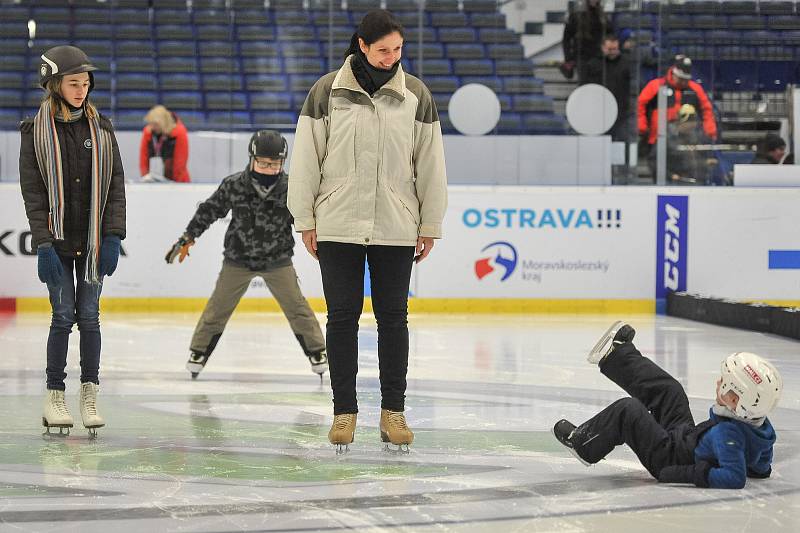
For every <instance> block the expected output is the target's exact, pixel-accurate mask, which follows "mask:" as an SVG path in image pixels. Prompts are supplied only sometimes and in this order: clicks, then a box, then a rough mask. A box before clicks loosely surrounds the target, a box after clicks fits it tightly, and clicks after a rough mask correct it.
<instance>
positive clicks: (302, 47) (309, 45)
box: [281, 41, 320, 58]
mask: <svg viewBox="0 0 800 533" xmlns="http://www.w3.org/2000/svg"><path fill="white" fill-rule="evenodd" d="M281 53H282V54H283V57H311V58H315V57H319V56H320V53H319V45H318V44H317V42H316V41H305V42H297V43H281Z"/></svg>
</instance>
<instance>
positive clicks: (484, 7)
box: [463, 0, 498, 13]
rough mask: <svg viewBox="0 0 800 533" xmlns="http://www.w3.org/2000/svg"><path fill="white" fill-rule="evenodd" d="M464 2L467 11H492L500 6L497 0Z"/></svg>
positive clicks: (465, 0) (467, 0) (469, 0)
mask: <svg viewBox="0 0 800 533" xmlns="http://www.w3.org/2000/svg"><path fill="white" fill-rule="evenodd" d="M463 4H464V11H466V12H467V13H478V12H481V13H491V12H493V11H497V7H498V6H497V1H496V0H464V2H463Z"/></svg>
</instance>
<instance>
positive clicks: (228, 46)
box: [197, 41, 236, 57]
mask: <svg viewBox="0 0 800 533" xmlns="http://www.w3.org/2000/svg"><path fill="white" fill-rule="evenodd" d="M197 48H198V52H200V55H201V56H203V57H231V56H233V55H234V54H236V44H235V43H233V42H230V41H198V43H197Z"/></svg>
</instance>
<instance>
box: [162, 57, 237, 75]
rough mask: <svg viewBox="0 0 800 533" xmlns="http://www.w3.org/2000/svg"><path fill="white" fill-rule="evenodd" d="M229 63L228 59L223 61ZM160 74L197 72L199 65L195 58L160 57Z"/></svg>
mask: <svg viewBox="0 0 800 533" xmlns="http://www.w3.org/2000/svg"><path fill="white" fill-rule="evenodd" d="M215 59H222V58H216V57H211V58H205V57H204V58H202V61H203V63H202V64H205V62H206V61H213V60H215ZM222 61H227V59H222ZM158 72H159V73H164V72H187V73H188V72H197V64H196V62H195V58H194V57H159V58H158Z"/></svg>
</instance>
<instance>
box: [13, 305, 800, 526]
mask: <svg viewBox="0 0 800 533" xmlns="http://www.w3.org/2000/svg"><path fill="white" fill-rule="evenodd" d="M616 318H621V319H625V320H628V321H629V322H630V323H631V324H632V325H633V326H634V327H635V328H636V330H637V337H636V340H635V344H636V345H637V346H638V347H639V349H640V350H641V351H642V352H643V353H644V354H645V355H646V356H648V357H651V358H652V359H654V360H655V361H656V362H657V363H659V364H660V365H661V366H662V367H664V368H665V369H667V370H668V371H669V372H671V373H672V374H673V375H674V376H675V377H676V378H677V379H678V380H679V381H680V382H681V383H682V384H683V385H684V386H685V387H686V388H687V392H688V394H689V398H690V401H691V406H692V410H693V412H694V414H695V418H696V419H697V420H698V421H700V420H704V419H705V417H706V416H707V412H708V407H709V406H710V405H711V403H712V398H713V395H714V383H715V380H716V378H717V376H718V374H719V363H720V361H721V360H722V359H723V358H724V357H725V356H727V355H728V354H729V353H731V352H734V351H752V352H755V353H758V354H760V355H763V356H765V357H768V358H769V359H771V360H772V361H773V362H774V363H775V364H776V365H777V367H778V368H779V369H780V371H781V373H782V375H783V379H784V395H783V399H782V401H781V405H780V407H779V409H778V410H777V411H776V412H775V413H774V414H773V415H772V416H771V417H770V418H771V419H772V422H773V424H774V426H775V428H776V430H777V433H778V442H777V445H776V448H775V462H774V464H773V475H772V477H771V478H770V479H767V480H749V481H748V484H747V486H746V488H745V489H744V490H739V491H737V490H731V491H724V490H702V489H697V488H694V487H690V486H666V485H659V484H658V483H656V482H655V481H654V480H653V479H652V478H650V476H649V475H648V474H647V472H646V471H645V470H644V469H643V468H642V467H641V466H640V465H639V464H638V461H637V460H636V457H635V456H634V455H633V453H632V452H631V451H630V450H629V449H627V448H625V447H622V448H618V449H617V450H616V451H614V452H613V453H612V454H611V455H610V456H609V457H608V458H607V459H606V460H604V461H602V462H601V463H600V464H598V465H596V466H593V467H591V468H586V467H584V466H583V465H582V464H580V463H579V462H578V461H577V460H575V459H574V458H573V457H572V456H571V455H570V454H569V453H568V452H567V451H566V450H565V449H564V448H563V447H561V445H560V444H558V442H557V441H555V439H554V438H553V437H552V435H551V434H550V432H549V430H550V428H551V427H552V425H553V423H554V422H555V421H556V420H558V419H559V418H562V417H566V418H568V419H570V420H572V421H574V422H576V423H577V422H582V421H583V420H585V419H586V418H588V417H589V416H591V415H592V414H594V413H595V412H597V411H598V410H600V409H601V408H602V407H605V405H606V404H608V403H610V402H612V401H614V400H616V399H618V398H621V397H623V396H624V392H623V391H622V390H621V389H619V388H617V387H616V385H614V384H613V383H611V382H610V381H608V380H607V379H606V378H604V377H603V376H602V375H601V374H600V373H599V371H598V369H597V367H596V366H593V365H590V364H588V363H587V362H586V360H585V356H586V352H587V351H588V350H589V348H591V346H592V345H593V344H594V342H595V341H596V340H597V338H598V337H599V336H600V335H601V334H602V333H603V331H604V330H605V328H606V327H607V326H608V324H610V323H611V322H612V321H613V320H614V319H616ZM196 319H197V316H195V315H191V316H189V315H175V314H163V315H121V314H107V315H104V316H101V322H102V331H103V356H102V361H101V374H100V376H101V377H100V379H101V390H100V396H99V403H98V406H99V410H100V413H101V414H102V415H103V416H104V417H105V419H106V422H107V426H106V427H104V428H102V429H100V430H99V437H98V438H97V440H94V441H91V440H88V438H87V433H86V431H85V430H84V429H83V427H82V426H81V425H80V415H79V411H78V407H77V393H78V376H79V370H78V338H79V337H78V334H77V332H74V333H73V335H72V339H71V345H70V357H69V365H68V369H67V372H68V374H69V376H68V378H67V397H68V404H69V406H70V409H71V410H72V413H73V416H74V417H75V418H76V424H77V425H76V427H75V428H74V429H73V431H72V434H71V435H70V436H69V437H68V438H65V439H60V438H52V439H44V438H43V437H42V435H41V433H42V427H41V425H40V424H41V412H42V401H43V394H44V367H45V355H44V354H45V342H46V337H47V330H48V325H49V316H47V315H37V314H23V315H5V316H2V318H0V353H2V356H0V395H2V403H0V413H2V417H1V418H0V420H2V425H1V426H0V531H57V532H59V533H61V532H67V531H81V532H83V531H113V532H115V533H121V532H124V531H150V532H157V531H158V532H162V531H164V532H167V531H170V532H173V531H174V532H178V531H206V532H211V531H256V530H258V531H317V530H319V531H338V530H348V531H349V530H356V531H392V532H395V531H414V532H428V531H430V532H434V531H435V532H443V531H459V532H461V531H470V532H472V531H502V532H503V533H510V532H516V531H519V532H534V531H558V532H577V531H613V532H628V531H636V532H640V531H682V532H692V531H697V532H701V531H702V532H707V531H729V532H736V531H758V532H769V533H773V532H778V531H792V532H796V531H800V460H798V455H799V454H800V451H798V450H799V449H800V416H798V414H799V413H798V411H800V344H798V342H796V341H792V340H789V339H784V338H780V337H775V336H769V335H763V334H759V333H753V332H746V331H739V330H734V329H728V328H721V327H716V326H711V325H706V324H700V323H695V322H690V321H686V320H681V319H675V318H669V317H661V316H658V317H654V316H649V315H648V316H633V317H613V316H583V315H581V316H567V315H552V316H546V315H539V316H509V315H505V316H476V315H417V316H412V317H411V318H410V330H411V342H410V345H411V355H410V362H409V388H408V397H407V401H406V415H407V419H408V422H409V426H410V427H411V428H412V429H413V430H414V431H415V433H416V440H415V441H414V444H413V446H412V450H411V453H410V454H408V455H398V454H396V453H392V452H388V451H385V450H384V447H383V445H382V444H381V442H380V436H379V433H378V429H377V424H378V417H379V412H380V394H379V390H380V389H379V387H378V382H377V345H376V333H375V327H374V320H373V319H372V317H371V315H365V317H364V319H363V320H362V325H361V333H360V345H361V353H360V373H359V382H358V389H359V407H360V412H359V417H358V429H357V431H356V437H355V438H356V440H355V442H354V444H353V445H351V446H350V452H349V453H348V454H346V455H343V456H339V457H337V456H336V455H335V453H334V449H333V447H332V446H331V445H330V444H329V443H328V441H327V432H328V429H329V427H330V422H331V420H332V405H331V400H330V397H331V396H330V384H329V381H328V378H327V375H326V376H325V381H324V384H323V385H320V383H319V379H318V378H317V376H316V375H314V374H312V373H311V371H310V369H309V366H308V363H307V361H306V359H305V357H304V356H303V355H302V352H301V351H300V348H299V347H298V345H297V343H296V341H295V339H294V337H293V335H292V333H291V331H290V330H289V327H288V324H287V323H286V321H285V319H284V318H283V317H282V316H281V315H264V314H240V315H235V316H234V318H233V320H232V321H231V323H230V325H229V327H228V329H227V331H226V332H225V334H224V335H223V337H222V340H221V341H220V344H219V346H218V348H217V350H216V352H215V353H214V355H213V356H212V358H211V359H210V362H209V364H208V366H207V367H206V369H205V371H204V372H203V373H202V374H201V375H200V377H199V378H198V379H197V380H196V381H192V380H191V379H190V377H189V373H188V372H187V371H186V370H184V363H185V360H186V357H187V355H188V343H189V338H190V336H191V333H192V330H193V328H194V323H195V320H196ZM320 319H322V320H324V317H322V316H320Z"/></svg>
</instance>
